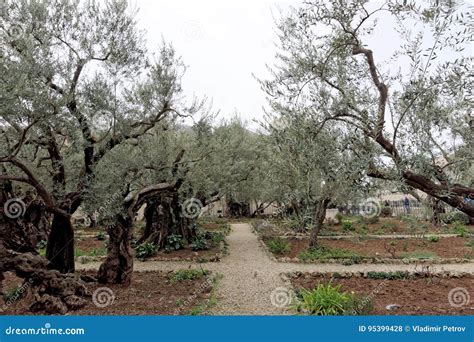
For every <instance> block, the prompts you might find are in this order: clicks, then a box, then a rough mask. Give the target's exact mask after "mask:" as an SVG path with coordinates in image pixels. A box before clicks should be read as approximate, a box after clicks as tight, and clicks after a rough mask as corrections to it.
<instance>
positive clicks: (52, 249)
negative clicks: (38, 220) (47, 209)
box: [46, 213, 75, 273]
mask: <svg viewBox="0 0 474 342" xmlns="http://www.w3.org/2000/svg"><path fill="white" fill-rule="evenodd" d="M46 257H47V258H48V260H49V261H50V262H51V263H52V265H53V267H54V268H55V269H57V270H58V271H60V272H61V273H72V272H74V270H75V265H74V230H73V227H72V224H71V217H70V216H69V215H67V214H61V213H54V214H53V221H52V223H51V232H50V234H49V237H48V245H47V247H46Z"/></svg>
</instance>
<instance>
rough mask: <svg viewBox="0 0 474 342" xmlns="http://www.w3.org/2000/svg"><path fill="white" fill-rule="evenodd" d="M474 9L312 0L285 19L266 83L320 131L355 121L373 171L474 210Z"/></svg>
mask: <svg viewBox="0 0 474 342" xmlns="http://www.w3.org/2000/svg"><path fill="white" fill-rule="evenodd" d="M472 16H473V14H472V11H471V12H469V11H468V10H467V4H462V3H461V4H460V3H459V2H454V1H439V2H415V1H407V0H403V1H402V0H389V1H386V2H378V1H366V0H354V1H345V0H344V1H343V0H331V1H320V0H309V1H305V2H304V4H303V5H302V6H300V7H298V8H295V9H293V10H292V11H291V13H290V14H288V15H285V16H283V18H282V19H281V21H280V22H279V24H278V32H279V36H280V47H281V51H280V52H279V53H278V55H277V59H278V62H277V63H276V66H275V67H274V68H273V70H272V73H273V77H272V78H271V79H270V80H268V81H264V82H262V86H263V88H264V90H265V91H266V92H267V94H268V97H269V100H270V101H271V103H272V106H273V107H274V108H275V107H278V108H282V109H284V110H285V111H287V112H289V113H291V112H295V113H296V112H304V113H305V114H304V115H305V116H306V117H307V118H308V119H309V120H311V122H312V130H313V131H314V132H315V133H318V132H321V131H323V130H324V128H325V127H327V126H328V125H329V126H330V125H334V124H335V123H340V124H343V125H345V126H346V127H347V128H348V129H349V128H351V129H354V131H355V132H357V140H358V141H357V144H354V145H351V146H349V147H350V148H355V149H357V150H358V151H357V152H358V153H359V154H367V155H370V156H371V160H370V161H369V162H368V163H367V174H368V175H369V176H371V177H376V178H381V179H385V180H392V181H396V182H401V183H402V184H405V185H407V186H409V187H411V188H413V189H416V190H419V191H421V192H423V193H425V194H426V195H428V196H432V197H434V198H435V199H438V200H440V201H443V202H445V203H447V204H448V205H450V206H452V207H455V208H457V209H459V210H460V211H463V212H464V213H466V214H468V215H469V216H470V217H471V218H472V217H474V204H473V202H472V198H473V197H474V188H473V183H472V177H471V176H472V175H469V170H471V169H472V161H473V151H474V149H473V138H472V137H473V136H474V134H473V133H474V119H473V116H472V112H471V110H472V101H473V98H472V87H470V86H469V84H471V83H472V72H471V70H472V56H470V55H469V54H468V53H467V52H466V51H464V49H465V48H466V47H468V44H469V41H472V35H473V32H474V31H473V30H472V22H473V17H472ZM381 22H383V25H381ZM377 32H378V39H379V47H378V48H376V47H374V46H376V45H377V36H376V33H377ZM386 39H390V40H391V42H392V44H390V46H387V44H386V41H385V40H386ZM381 40H384V41H383V43H385V44H384V47H383V48H382V47H381V46H380V43H381ZM382 55H383V56H388V58H387V60H385V61H382V60H381V57H380V56H382ZM294 109H297V110H296V111H295V110H294ZM295 115H296V114H295ZM354 152H356V151H355V150H354ZM470 177H471V179H470Z"/></svg>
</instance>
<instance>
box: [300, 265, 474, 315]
mask: <svg viewBox="0 0 474 342" xmlns="http://www.w3.org/2000/svg"><path fill="white" fill-rule="evenodd" d="M328 282H331V283H332V284H333V285H339V284H340V285H341V289H342V290H344V291H347V292H355V293H356V294H358V295H360V296H370V297H372V298H373V299H372V304H373V306H374V310H373V312H371V314H374V315H473V314H474V276H466V277H462V278H441V277H434V278H417V279H398V280H379V279H368V278H362V277H351V278H332V277H331V276H330V275H321V274H310V273H303V274H300V275H298V276H295V277H293V278H291V283H292V285H293V286H294V288H295V289H296V290H298V289H301V288H306V289H313V288H315V286H317V284H318V283H323V284H327V283H328ZM459 287H461V288H464V289H465V290H467V291H468V293H469V294H470V298H471V300H470V302H469V303H467V304H466V305H463V306H461V307H454V306H452V305H450V303H449V300H448V295H449V292H450V291H451V290H452V289H454V288H459ZM389 304H398V305H400V306H401V307H400V308H398V309H396V310H390V311H389V310H387V309H386V306H387V305H389Z"/></svg>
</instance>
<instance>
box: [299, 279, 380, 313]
mask: <svg viewBox="0 0 474 342" xmlns="http://www.w3.org/2000/svg"><path fill="white" fill-rule="evenodd" d="M294 307H295V309H296V310H298V311H300V312H305V313H308V314H311V315H320V316H326V315H344V314H360V313H361V312H366V311H367V307H369V308H370V307H371V305H370V301H369V300H366V301H361V300H360V299H359V298H358V297H356V296H355V295H354V294H350V293H347V292H344V291H342V290H341V285H336V286H333V285H332V284H331V283H328V284H326V285H324V284H321V283H319V284H318V285H317V286H316V288H315V289H314V290H307V289H302V290H301V291H300V292H299V293H298V300H297V302H296V304H295V305H294ZM369 310H370V309H369Z"/></svg>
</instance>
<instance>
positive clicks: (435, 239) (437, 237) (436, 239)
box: [427, 235, 439, 242]
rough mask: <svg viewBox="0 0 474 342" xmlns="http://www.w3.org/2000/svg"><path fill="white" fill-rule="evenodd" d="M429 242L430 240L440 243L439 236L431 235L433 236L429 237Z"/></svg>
mask: <svg viewBox="0 0 474 342" xmlns="http://www.w3.org/2000/svg"><path fill="white" fill-rule="evenodd" d="M427 240H428V241H429V242H438V241H439V236H436V235H431V236H428V237H427Z"/></svg>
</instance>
